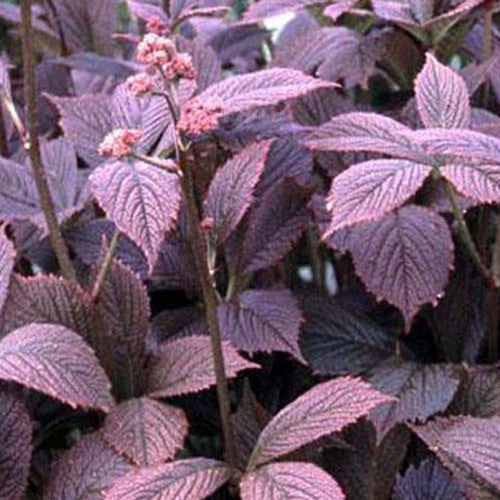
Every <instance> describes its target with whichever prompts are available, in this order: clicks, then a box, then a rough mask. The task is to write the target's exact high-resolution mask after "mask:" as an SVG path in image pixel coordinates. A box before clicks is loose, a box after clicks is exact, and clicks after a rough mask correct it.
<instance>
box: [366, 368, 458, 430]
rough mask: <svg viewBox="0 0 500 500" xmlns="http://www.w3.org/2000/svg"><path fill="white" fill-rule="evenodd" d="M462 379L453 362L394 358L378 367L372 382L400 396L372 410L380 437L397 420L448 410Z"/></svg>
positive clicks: (426, 416) (421, 416)
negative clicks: (421, 361)
mask: <svg viewBox="0 0 500 500" xmlns="http://www.w3.org/2000/svg"><path fill="white" fill-rule="evenodd" d="M459 382H460V376H459V373H458V370H457V369H456V368H454V367H453V366H452V365H420V364H418V363H413V362H408V361H402V360H401V359H398V358H394V359H392V360H389V361H388V362H386V363H385V364H384V365H380V366H379V367H377V368H376V369H375V371H374V373H373V375H372V376H371V377H370V383H371V384H372V385H373V387H375V388H376V389H378V390H379V391H381V392H382V393H384V394H387V395H389V396H395V397H397V398H398V399H397V401H394V402H392V403H390V404H388V405H384V406H382V407H380V408H377V409H376V410H374V411H373V412H372V415H371V417H372V421H373V422H374V424H375V425H376V427H377V432H378V435H379V438H381V437H382V436H384V435H385V434H386V433H387V432H388V431H389V430H390V429H391V428H392V427H393V426H394V425H396V424H397V423H403V422H415V421H425V420H426V419H427V418H429V417H431V416H433V415H434V414H436V413H438V412H442V411H444V410H446V408H447V407H448V405H449V404H450V403H451V401H452V400H453V397H454V395H455V393H456V391H457V388H458V384H459Z"/></svg>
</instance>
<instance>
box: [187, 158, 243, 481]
mask: <svg viewBox="0 0 500 500" xmlns="http://www.w3.org/2000/svg"><path fill="white" fill-rule="evenodd" d="M180 160H181V168H182V171H183V172H184V176H183V177H182V179H181V184H182V190H183V194H184V200H185V202H186V208H187V216H188V220H189V231H190V237H191V238H190V239H191V245H192V248H193V254H194V258H195V264H196V268H197V271H198V275H199V279H200V284H201V289H202V293H203V301H204V303H205V318H206V321H207V326H208V332H209V333H210V339H211V341H212V356H213V360H214V368H215V378H216V382H217V399H218V403H219V412H220V417H221V422H222V432H223V434H224V443H225V451H226V457H225V458H226V460H227V462H228V463H229V465H230V467H231V468H232V469H233V470H234V471H236V470H237V462H236V448H235V442H234V433H233V426H232V424H231V418H230V417H231V408H230V403H229V391H228V387H227V379H226V369H225V367H224V357H223V354H222V341H221V334H220V328H219V320H218V317H217V292H216V289H215V283H214V279H213V275H212V274H211V272H210V268H209V266H208V261H207V249H206V244H205V242H204V237H203V234H202V231H201V227H200V216H199V211H198V206H197V204H196V197H195V186H194V178H193V171H192V168H191V165H190V164H189V162H188V161H187V158H186V153H185V152H183V153H182V154H181V157H180Z"/></svg>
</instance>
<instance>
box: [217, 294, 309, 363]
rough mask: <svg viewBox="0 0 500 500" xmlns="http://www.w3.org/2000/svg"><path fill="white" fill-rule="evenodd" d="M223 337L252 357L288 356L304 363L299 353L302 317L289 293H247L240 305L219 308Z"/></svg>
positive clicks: (241, 298) (241, 297)
mask: <svg viewBox="0 0 500 500" xmlns="http://www.w3.org/2000/svg"><path fill="white" fill-rule="evenodd" d="M218 315H219V323H220V328H221V334H222V337H223V338H225V339H227V340H230V341H231V343H232V344H233V345H234V346H235V347H236V348H237V349H241V350H243V351H247V352H249V353H253V352H257V351H264V352H272V351H283V352H288V353H290V354H291V355H292V356H294V357H295V358H296V359H298V360H300V361H302V362H303V361H304V359H303V357H302V355H301V353H300V349H299V345H298V342H299V330H300V324H301V323H302V313H301V311H300V309H299V305H298V302H297V300H296V299H295V297H294V296H293V294H292V292H290V291H289V290H247V291H245V292H243V293H242V294H241V295H240V296H239V300H238V302H237V303H236V302H225V303H223V304H221V305H220V306H219V310H218Z"/></svg>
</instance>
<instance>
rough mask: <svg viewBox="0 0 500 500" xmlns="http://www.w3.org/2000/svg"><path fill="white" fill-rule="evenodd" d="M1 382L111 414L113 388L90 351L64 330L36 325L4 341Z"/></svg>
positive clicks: (0, 345) (0, 352) (0, 347)
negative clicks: (18, 385)
mask: <svg viewBox="0 0 500 500" xmlns="http://www.w3.org/2000/svg"><path fill="white" fill-rule="evenodd" d="M0 379H2V380H8V381H13V382H18V383H19V384H22V385H24V386H26V387H29V388H30V389H35V390H37V391H40V392H43V393H45V394H47V395H49V396H51V397H53V398H56V399H59V400H61V401H63V402H64V403H67V404H69V405H70V406H71V407H73V408H77V407H79V406H83V407H89V408H96V409H99V410H102V411H108V410H109V408H110V407H111V406H112V405H113V398H112V396H111V394H110V392H109V390H110V388H111V384H110V383H109V380H108V378H107V377H106V374H105V372H104V370H103V369H102V368H101V366H100V365H99V361H98V360H97V358H96V357H95V355H94V352H93V351H92V349H90V347H89V346H88V345H87V344H86V343H85V342H84V341H83V340H82V339H81V337H80V336H79V335H77V334H76V333H74V332H73V331H71V330H68V329H67V328H65V327H64V326H59V325H51V324H48V323H39V324H37V323H32V324H30V325H27V326H24V327H21V328H18V329H17V330H14V331H13V332H11V333H9V334H8V335H7V336H6V337H4V338H3V339H2V340H1V341H0Z"/></svg>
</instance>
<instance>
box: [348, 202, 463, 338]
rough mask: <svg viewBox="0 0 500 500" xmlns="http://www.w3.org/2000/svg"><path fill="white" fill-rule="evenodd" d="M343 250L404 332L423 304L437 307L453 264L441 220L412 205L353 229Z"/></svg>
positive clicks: (450, 242) (450, 248)
mask: <svg viewBox="0 0 500 500" xmlns="http://www.w3.org/2000/svg"><path fill="white" fill-rule="evenodd" d="M346 246H347V248H348V249H349V251H350V252H351V255H352V258H353V261H354V266H355V269H356V273H357V274H358V276H359V277H360V278H361V279H362V280H363V282H364V283H365V285H366V287H367V289H368V290H369V291H370V292H372V293H373V294H375V295H376V297H377V298H378V299H380V300H382V299H383V300H386V301H387V302H389V303H391V304H393V305H395V306H396V307H397V308H398V309H399V310H400V311H401V312H402V313H403V316H404V318H405V325H406V329H407V330H409V328H410V326H411V321H412V319H413V317H414V316H415V314H416V313H417V312H418V310H419V308H420V307H421V306H422V305H423V304H425V303H427V302H431V303H434V304H435V303H436V301H437V299H438V297H439V295H440V294H441V293H442V292H443V289H444V287H445V285H446V283H447V281H448V274H449V271H450V269H451V268H452V265H453V241H452V239H451V234H450V230H449V228H448V225H447V224H446V222H445V220H444V219H443V218H442V217H440V216H439V215H437V214H436V213H434V212H431V211H430V210H427V209H426V208H423V207H417V206H414V205H409V206H406V207H403V208H401V209H399V210H397V211H395V212H393V213H391V214H388V215H386V216H385V217H383V218H382V219H380V220H379V221H375V222H367V223H364V224H360V225H359V226H357V227H355V228H353V230H352V231H351V233H350V234H349V236H348V238H347V243H346Z"/></svg>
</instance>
